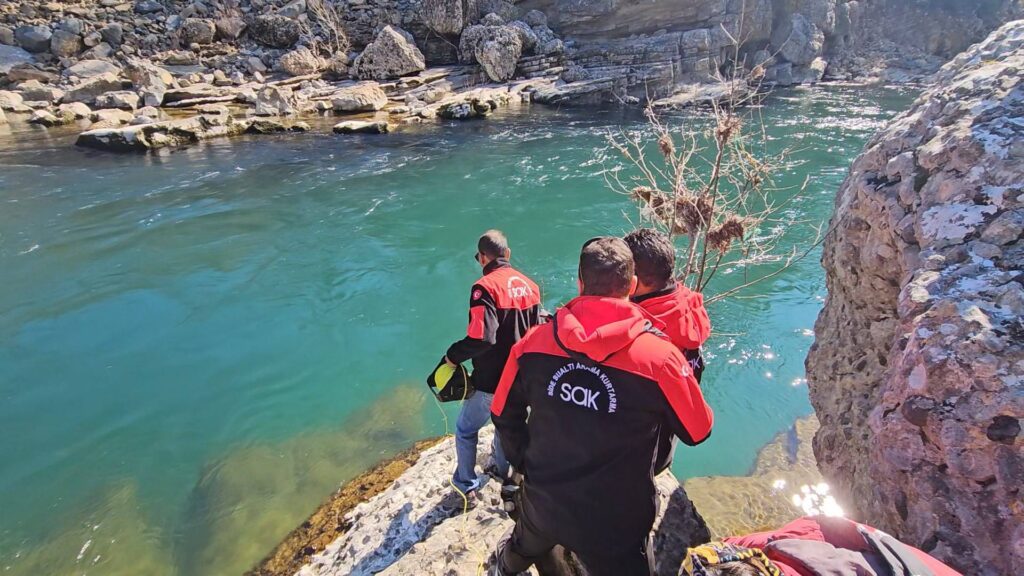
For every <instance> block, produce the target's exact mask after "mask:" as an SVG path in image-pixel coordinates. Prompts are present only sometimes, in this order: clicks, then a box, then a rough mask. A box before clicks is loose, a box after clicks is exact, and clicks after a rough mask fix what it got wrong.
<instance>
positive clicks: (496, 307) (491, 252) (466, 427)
mask: <svg viewBox="0 0 1024 576" xmlns="http://www.w3.org/2000/svg"><path fill="white" fill-rule="evenodd" d="M511 255H512V251H511V250H510V249H509V247H508V240H507V239H506V238H505V235H504V234H502V233H501V232H500V231H498V230H488V231H487V232H485V233H484V234H483V235H482V236H480V239H479V240H478V241H477V250H476V254H475V255H474V258H475V259H476V261H477V263H478V264H480V267H481V268H483V276H482V277H481V278H480V279H479V280H477V281H476V282H474V283H473V286H472V288H470V296H469V326H468V327H467V328H466V337H465V338H463V339H462V340H459V341H458V342H456V343H454V344H452V345H451V346H450V347H449V348H448V351H447V352H446V353H445V360H446V361H447V362H448V363H449V364H452V365H456V364H461V363H463V362H465V361H466V360H470V359H471V360H472V361H473V375H472V382H473V388H474V389H475V392H474V393H473V395H472V396H470V397H469V398H468V399H466V400H465V401H463V403H462V409H461V410H460V411H459V418H458V421H457V423H456V425H455V450H456V455H457V459H458V462H457V465H456V468H455V473H454V475H453V476H452V485H453V486H454V487H455V490H456V491H455V493H454V494H453V496H452V497H451V498H450V499H449V504H450V507H453V508H461V507H463V506H464V505H466V506H468V507H472V506H473V505H474V504H475V500H476V489H477V488H478V487H479V485H480V481H479V479H478V477H477V475H476V451H477V439H478V436H479V432H480V428H482V427H483V426H484V425H485V424H487V422H488V419H489V417H490V410H491V400H492V398H493V397H494V390H495V388H497V386H498V380H499V378H500V377H501V372H502V369H504V368H505V362H506V361H507V360H508V355H509V351H510V350H511V349H512V345H513V344H515V343H516V342H518V341H519V340H520V338H522V337H523V335H525V334H526V331H527V330H529V329H530V328H532V327H533V326H536V325H537V324H538V323H539V322H540V288H538V287H537V285H536V284H535V283H534V282H533V281H532V280H530V279H529V278H528V277H527V276H526V275H525V274H523V273H522V272H519V271H518V270H516V269H515V268H513V267H512V266H511V265H510V264H509V258H510V257H511ZM508 468H509V465H508V460H506V459H505V456H504V453H503V451H502V446H501V443H500V442H499V441H498V437H497V436H495V437H494V443H493V463H492V466H491V467H490V468H489V471H490V472H491V473H492V474H494V475H495V476H497V477H498V478H502V479H504V478H505V477H507V476H508V471H509V470H508ZM463 497H465V501H464V500H463Z"/></svg>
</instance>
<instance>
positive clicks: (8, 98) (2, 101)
mask: <svg viewBox="0 0 1024 576" xmlns="http://www.w3.org/2000/svg"><path fill="white" fill-rule="evenodd" d="M24 106H25V98H23V97H22V95H21V94H18V93H17V92H11V91H9V90H0V110H9V111H21V110H22V108H24Z"/></svg>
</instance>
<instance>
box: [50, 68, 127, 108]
mask: <svg viewBox="0 0 1024 576" xmlns="http://www.w3.org/2000/svg"><path fill="white" fill-rule="evenodd" d="M121 87H122V82H121V79H120V78H118V77H117V75H115V74H113V73H110V72H106V73H104V74H100V75H99V76H94V77H92V78H89V79H87V80H83V81H81V82H79V83H78V84H75V85H74V86H72V87H71V88H68V91H67V93H65V94H64V101H65V102H84V103H86V104H91V103H92V102H93V101H95V100H96V97H97V96H99V95H100V94H103V93H106V92H113V91H115V90H120V89H121Z"/></svg>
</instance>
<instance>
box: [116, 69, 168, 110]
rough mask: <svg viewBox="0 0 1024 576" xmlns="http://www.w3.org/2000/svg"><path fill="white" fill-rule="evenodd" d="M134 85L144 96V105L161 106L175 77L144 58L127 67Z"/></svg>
mask: <svg viewBox="0 0 1024 576" xmlns="http://www.w3.org/2000/svg"><path fill="white" fill-rule="evenodd" d="M126 72H127V73H128V78H129V79H131V81H132V86H134V87H135V90H136V92H138V93H139V95H140V96H141V97H142V105H143V106H160V105H161V104H163V101H164V95H165V94H166V93H167V90H168V89H170V88H171V87H172V86H173V85H174V77H173V76H172V75H171V73H170V72H168V71H167V70H165V69H163V68H160V67H159V66H156V65H155V64H150V63H149V62H146V61H143V60H137V61H134V62H132V63H130V64H129V65H128V67H127V69H126Z"/></svg>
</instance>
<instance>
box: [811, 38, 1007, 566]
mask: <svg viewBox="0 0 1024 576" xmlns="http://www.w3.org/2000/svg"><path fill="white" fill-rule="evenodd" d="M1021 69H1024V21H1018V22H1014V23H1011V24H1008V25H1006V26H1004V27H1003V28H1001V29H1000V30H998V31H997V32H995V33H994V34H992V35H991V36H990V37H989V38H988V39H987V40H985V41H984V42H983V43H981V44H979V45H976V46H974V47H973V48H971V49H970V50H968V51H967V52H965V53H963V54H961V55H960V56H957V57H956V58H955V59H954V60H953V61H952V62H950V63H949V64H947V65H946V66H945V67H944V68H943V69H942V70H941V71H940V73H939V74H938V75H937V77H936V79H935V80H936V85H935V87H934V88H932V89H931V90H929V91H927V92H926V93H925V94H924V95H923V96H922V97H921V98H919V99H918V100H917V102H916V103H915V104H914V106H913V108H912V109H911V110H910V111H908V112H907V113H904V114H903V115H901V116H899V117H898V118H896V120H894V121H893V122H892V123H891V125H890V126H889V127H887V128H886V129H884V130H883V131H881V132H880V133H879V134H878V135H876V136H875V137H874V138H873V139H872V140H871V141H870V142H869V143H868V145H867V147H866V148H865V151H864V153H863V154H862V155H861V156H860V157H859V158H858V159H857V161H856V162H855V163H854V165H853V167H852V169H851V171H850V175H849V177H848V178H847V180H846V182H845V183H844V184H843V187H842V188H841V189H840V191H839V194H838V196H837V198H836V213H835V216H834V217H833V226H834V230H833V231H832V232H831V233H830V234H829V236H828V238H827V240H826V242H825V246H824V254H823V257H822V264H823V266H824V267H825V271H826V281H827V285H828V289H829V295H828V299H827V300H826V301H825V306H824V309H823V310H822V312H821V315H820V316H819V317H818V321H817V324H816V333H817V339H816V342H815V344H814V346H813V347H812V349H811V352H810V354H809V355H808V358H807V372H808V381H809V386H810V396H811V401H812V403H813V404H814V407H815V410H816V412H817V414H818V417H819V418H820V420H821V430H820V432H818V434H817V436H816V438H815V443H814V448H815V454H816V456H817V459H818V463H819V465H820V467H821V470H822V472H823V473H824V475H825V477H826V478H827V479H828V480H829V482H830V483H831V484H832V486H833V488H835V489H836V490H837V492H838V494H839V496H841V498H842V499H843V500H844V501H846V502H848V503H849V504H850V505H852V506H853V507H854V508H855V510H856V511H857V513H858V514H857V517H859V518H862V519H863V520H865V521H867V522H869V523H871V524H873V525H876V526H878V527H879V528H881V529H883V530H886V531H887V532H890V533H892V534H893V535H895V536H896V537H898V538H899V539H900V540H903V541H905V542H908V543H910V544H913V545H915V546H918V547H920V548H922V549H924V550H925V551H926V552H929V553H930V554H932V555H934V556H936V557H937V558H939V559H940V560H942V561H943V562H946V563H948V564H950V565H951V566H954V567H956V568H957V569H959V570H961V571H962V572H964V573H967V574H978V575H981V576H989V575H992V576H994V575H997V574H1022V573H1024V548H1022V547H1021V545H1020V544H1021V542H1024V507H1022V506H1021V486H1022V481H1021V479H1022V478H1024V437H1022V436H1021V432H1020V430H1021V427H1020V422H1021V420H1022V419H1024V395H1022V394H1021V386H1022V382H1024V324H1022V320H1021V319H1022V318H1024V287H1022V286H1021V283H1020V279H1021V278H1022V277H1024V242H1022V241H1021V230H1022V229H1024V216H1022V214H1024V192H1022V190H1021V183H1022V182H1024V130H1022V129H1021V126H1022V125H1024V82H1022V76H1021V74H1020V70H1021Z"/></svg>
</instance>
